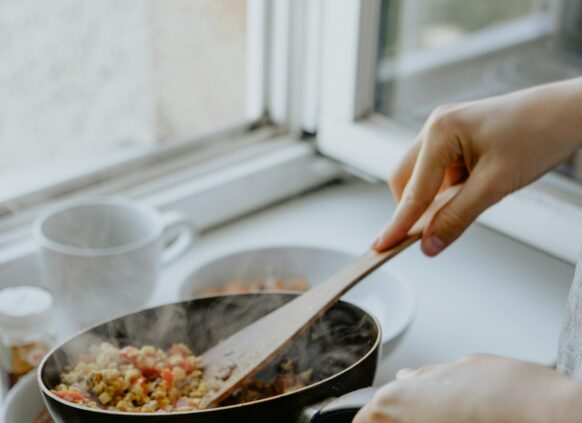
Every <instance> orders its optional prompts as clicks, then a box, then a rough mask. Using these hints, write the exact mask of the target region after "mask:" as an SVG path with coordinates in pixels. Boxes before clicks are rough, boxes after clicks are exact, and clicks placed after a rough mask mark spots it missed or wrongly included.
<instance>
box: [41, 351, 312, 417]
mask: <svg viewBox="0 0 582 423" xmlns="http://www.w3.org/2000/svg"><path fill="white" fill-rule="evenodd" d="M203 371H204V368H203V363H202V361H201V358H200V357H197V356H195V355H193V354H192V352H191V351H190V349H189V348H188V347H187V346H185V345H184V344H174V345H172V346H171V347H170V348H169V349H167V350H165V351H164V350H162V349H159V348H155V347H153V346H149V345H146V346H143V347H141V348H137V347H134V346H126V347H123V348H118V347H115V346H113V345H112V344H109V343H102V344H100V345H97V346H93V347H91V348H90V349H89V353H88V354H84V355H82V356H80V357H79V358H78V362H77V364H76V366H75V367H74V368H72V369H70V370H68V371H66V372H64V373H63V374H61V382H62V383H61V384H59V385H58V386H57V387H56V388H55V389H53V390H52V393H53V394H54V395H56V396H58V397H59V398H61V399H63V400H65V401H69V402H73V403H75V404H80V405H84V406H87V407H90V408H98V409H106V410H111V411H122V412H138V413H155V412H173V411H192V410H198V409H203V408H204V402H203V401H204V399H203V397H204V395H205V394H206V393H207V392H208V390H209V389H211V387H209V386H208V384H207V383H206V381H205V380H204V378H203ZM278 371H279V375H278V376H276V377H275V378H273V379H272V380H270V381H268V382H263V381H256V380H255V381H250V382H248V383H246V384H245V385H243V387H242V388H241V389H239V390H238V391H236V392H235V393H234V394H233V395H232V396H231V397H230V398H228V399H227V400H226V401H225V402H224V404H225V405H227V404H228V405H230V404H241V403H245V402H249V401H255V400H258V399H262V398H269V397H272V396H275V395H279V394H283V393H286V392H291V391H294V390H297V389H300V388H302V387H304V386H307V385H308V384H310V383H311V382H312V378H313V372H312V371H311V370H308V371H305V372H302V373H299V374H297V373H295V365H294V363H293V362H292V361H290V360H285V361H283V362H282V363H281V364H280V365H279V368H278Z"/></svg>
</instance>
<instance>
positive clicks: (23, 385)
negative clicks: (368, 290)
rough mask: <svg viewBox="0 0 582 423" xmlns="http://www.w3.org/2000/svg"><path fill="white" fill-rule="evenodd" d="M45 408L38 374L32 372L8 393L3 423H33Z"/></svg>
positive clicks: (5, 400)
mask: <svg viewBox="0 0 582 423" xmlns="http://www.w3.org/2000/svg"><path fill="white" fill-rule="evenodd" d="M43 407H44V402H43V401H42V396H41V395H40V389H39V388H38V384H37V382H36V372H34V371H33V372H30V373H29V374H27V375H26V376H24V377H23V378H22V379H20V380H19V381H18V383H17V384H16V385H15V386H14V387H13V388H12V389H11V390H10V392H8V395H6V398H5V399H4V413H3V416H2V417H3V418H2V420H1V421H2V422H3V423H32V422H33V421H34V419H35V418H36V417H38V415H39V414H40V412H41V411H42V409H43Z"/></svg>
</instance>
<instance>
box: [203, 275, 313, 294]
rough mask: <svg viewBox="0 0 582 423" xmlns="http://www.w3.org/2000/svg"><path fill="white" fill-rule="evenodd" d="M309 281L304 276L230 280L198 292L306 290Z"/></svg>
mask: <svg viewBox="0 0 582 423" xmlns="http://www.w3.org/2000/svg"><path fill="white" fill-rule="evenodd" d="M308 289H309V283H307V281H306V280H305V279H304V278H300V277H295V278H290V279H287V280H283V279H278V278H268V279H264V280H262V281H257V282H252V283H242V282H239V281H231V282H229V283H227V284H226V285H225V286H224V287H221V288H212V289H208V290H205V291H201V292H198V293H197V294H199V295H219V294H239V293H243V292H257V291H307V290H308Z"/></svg>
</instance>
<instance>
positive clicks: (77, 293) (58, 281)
mask: <svg viewBox="0 0 582 423" xmlns="http://www.w3.org/2000/svg"><path fill="white" fill-rule="evenodd" d="M33 232H34V238H35V240H36V242H37V244H38V246H39V258H40V264H41V270H42V271H43V274H44V276H45V279H46V283H47V286H48V287H49V289H51V290H52V291H53V294H54V295H55V300H56V303H57V305H59V304H60V307H63V308H64V311H65V313H67V318H68V319H71V321H74V322H76V325H74V326H77V327H85V326H87V325H90V324H94V323H96V322H99V321H101V320H104V319H107V318H112V317H115V316H117V315H121V314H124V313H128V312H131V311H133V310H135V309H137V308H140V307H143V306H144V305H145V304H146V302H147V301H148V299H149V298H150V296H151V294H152V292H153V290H154V287H155V284H156V280H157V278H158V274H159V270H160V266H161V265H165V264H168V263H170V262H172V261H173V260H175V259H176V258H178V257H179V256H181V255H182V254H183V253H184V252H185V251H186V250H187V249H188V247H190V245H191V244H192V242H193V240H194V238H195V230H194V226H193V224H192V220H191V218H190V217H189V216H188V215H186V214H185V213H181V212H168V213H165V214H161V213H159V212H158V211H156V210H155V209H153V208H151V207H147V206H144V205H140V204H137V203H134V202H131V201H129V200H126V199H122V198H97V199H81V200H76V201H71V202H66V203H62V204H58V205H56V206H54V207H51V208H49V209H47V210H46V211H44V212H42V213H41V214H40V215H39V216H38V217H37V218H36V220H35V223H34V228H33ZM170 239H173V242H171V243H169V245H166V244H167V243H168V242H169V241H170Z"/></svg>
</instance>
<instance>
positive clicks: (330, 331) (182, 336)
mask: <svg viewBox="0 0 582 423" xmlns="http://www.w3.org/2000/svg"><path fill="white" fill-rule="evenodd" d="M292 298H293V295H291V294H275V293H271V294H242V295H231V296H223V297H209V298H202V299H197V300H193V301H187V302H183V303H177V304H172V305H167V306H161V307H157V308H155V309H150V310H145V311H142V312H139V313H136V314H132V315H129V316H126V317H123V318H120V319H117V320H114V321H112V322H109V323H106V324H103V325H101V326H99V327H97V328H95V329H93V330H90V331H89V332H85V333H83V334H82V335H80V336H78V337H76V338H74V339H73V340H71V341H70V342H68V343H66V344H65V345H64V346H63V347H62V348H60V349H59V350H58V351H57V352H56V353H55V354H54V356H53V357H51V359H50V360H49V361H48V362H47V366H46V369H45V371H44V373H43V380H44V381H45V383H46V384H47V386H48V387H49V388H52V387H54V386H55V385H56V384H58V382H59V375H60V373H61V372H62V371H63V370H65V369H66V368H68V367H70V366H72V365H75V364H76V362H77V360H78V357H79V355H80V354H83V353H87V352H88V351H89V347H90V346H91V345H95V344H99V343H101V342H110V343H112V344H114V345H118V346H125V345H134V346H137V347H140V346H143V345H154V346H156V347H159V348H167V347H169V346H170V345H171V344H172V343H176V342H183V343H185V344H186V345H188V346H189V347H190V348H191V349H192V351H193V352H194V354H202V353H204V352H205V351H206V350H207V349H208V348H210V347H211V346H212V345H215V344H216V343H218V342H220V340H222V339H225V338H226V337H228V336H229V335H231V334H233V333H234V332H236V331H238V330H240V329H242V328H243V327H245V326H247V325H248V324H250V323H252V322H254V321H255V320H257V319H258V318H260V317H261V316H263V315H265V314H266V313H268V312H270V311H272V310H274V309H275V308H277V307H279V306H281V305H282V304H284V303H285V302H287V301H289V300H290V299H292ZM376 336H377V329H376V327H375V325H374V323H373V320H372V319H371V318H370V317H369V316H367V315H365V314H364V315H363V314H362V313H361V312H359V311H357V310H356V309H354V308H352V307H351V306H346V305H338V306H335V307H333V308H332V309H331V310H329V311H328V312H327V313H326V315H325V316H324V317H323V318H321V319H319V320H318V321H317V322H316V323H315V324H314V325H313V326H312V327H311V328H310V329H309V330H308V331H307V332H306V333H305V334H304V335H303V336H302V337H300V338H299V339H298V340H297V341H296V342H295V343H294V344H293V345H292V346H291V347H290V348H289V349H288V350H287V351H286V352H284V353H283V354H282V355H281V357H280V358H279V359H276V360H275V361H274V362H273V363H272V364H271V365H270V366H269V367H267V368H266V369H265V370H263V371H262V372H261V373H260V374H259V375H258V376H257V377H256V378H257V379H261V380H265V381H267V380H270V379H271V378H273V377H274V376H276V375H277V373H278V371H277V367H278V364H279V363H280V362H281V360H282V359H290V360H292V361H293V362H294V363H295V364H296V371H298V372H302V371H305V370H308V369H313V370H314V379H315V381H317V380H321V379H325V378H327V377H330V376H332V375H334V374H336V373H337V372H339V371H341V370H343V369H345V368H346V367H348V366H349V365H351V364H353V363H354V362H355V361H357V360H358V359H359V358H360V357H362V356H363V355H364V354H365V353H366V352H368V351H369V350H370V348H371V347H372V346H373V344H374V342H375V339H376Z"/></svg>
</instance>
